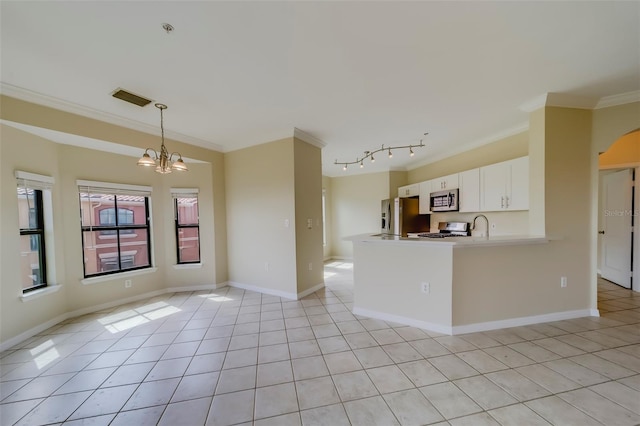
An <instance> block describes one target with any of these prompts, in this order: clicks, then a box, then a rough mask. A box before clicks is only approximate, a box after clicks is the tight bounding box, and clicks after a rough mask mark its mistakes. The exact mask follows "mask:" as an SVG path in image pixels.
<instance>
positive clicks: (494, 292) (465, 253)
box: [453, 241, 596, 326]
mask: <svg viewBox="0 0 640 426" xmlns="http://www.w3.org/2000/svg"><path fill="white" fill-rule="evenodd" d="M577 255H580V254H577V253H576V256H574V255H573V254H572V253H571V252H569V251H567V247H566V243H565V242H563V241H551V242H549V243H547V244H534V245H518V246H504V247H477V248H460V249H455V250H454V251H453V265H454V268H453V325H454V326H469V325H472V324H482V323H485V322H492V321H504V320H508V319H515V318H526V317H531V316H542V315H548V314H558V313H567V312H573V311H578V312H582V316H585V315H589V313H588V312H589V310H590V309H595V308H596V307H595V306H590V301H589V286H588V280H585V278H584V277H583V276H582V277H581V275H580V272H581V271H580V270H579V269H580V268H579V267H578V266H579V264H580V263H584V257H582V261H580V260H579V259H578V258H577ZM581 255H583V256H584V253H582V254H581ZM582 269H584V270H586V269H587V268H584V267H583V268H582ZM496 270H499V271H500V273H498V274H496V273H495V271H496ZM561 276H567V278H568V285H567V287H566V288H561V287H560V277H561ZM574 316H575V315H574Z"/></svg>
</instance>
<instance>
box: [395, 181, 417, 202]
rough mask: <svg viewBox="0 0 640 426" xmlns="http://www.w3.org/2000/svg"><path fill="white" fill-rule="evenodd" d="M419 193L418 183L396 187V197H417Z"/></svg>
mask: <svg viewBox="0 0 640 426" xmlns="http://www.w3.org/2000/svg"><path fill="white" fill-rule="evenodd" d="M419 195H420V184H419V183H414V184H412V185H405V186H401V187H399V188H398V197H400V198H407V197H417V196H419Z"/></svg>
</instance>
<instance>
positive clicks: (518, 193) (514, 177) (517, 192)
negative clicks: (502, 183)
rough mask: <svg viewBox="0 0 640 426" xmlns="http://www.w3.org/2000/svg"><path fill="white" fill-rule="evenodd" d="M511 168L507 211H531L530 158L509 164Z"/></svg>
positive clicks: (518, 159)
mask: <svg viewBox="0 0 640 426" xmlns="http://www.w3.org/2000/svg"><path fill="white" fill-rule="evenodd" d="M508 163H509V165H510V167H511V170H510V171H511V173H510V178H511V180H510V182H509V183H510V192H509V194H508V197H509V199H508V200H507V210H529V157H521V158H516V159H515V160H511V161H509V162H508Z"/></svg>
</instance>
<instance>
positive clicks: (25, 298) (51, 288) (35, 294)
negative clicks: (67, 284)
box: [20, 284, 62, 303]
mask: <svg viewBox="0 0 640 426" xmlns="http://www.w3.org/2000/svg"><path fill="white" fill-rule="evenodd" d="M61 288H62V285H60V284H55V285H48V286H46V287H44V288H41V289H38V290H33V291H30V292H28V293H23V294H21V295H20V299H22V302H23V303H26V302H31V301H32V300H36V299H39V298H41V297H42V296H46V295H47V294H51V293H55V292H57V291H58V290H60V289H61Z"/></svg>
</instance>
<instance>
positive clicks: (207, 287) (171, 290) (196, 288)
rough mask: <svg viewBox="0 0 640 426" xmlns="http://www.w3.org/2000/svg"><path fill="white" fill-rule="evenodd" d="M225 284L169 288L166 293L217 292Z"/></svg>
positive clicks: (225, 284)
mask: <svg viewBox="0 0 640 426" xmlns="http://www.w3.org/2000/svg"><path fill="white" fill-rule="evenodd" d="M226 286H227V283H226V282H224V283H220V284H203V285H190V286H186V287H169V288H167V293H180V292H181V291H202V290H218V289H219V288H222V287H226Z"/></svg>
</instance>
